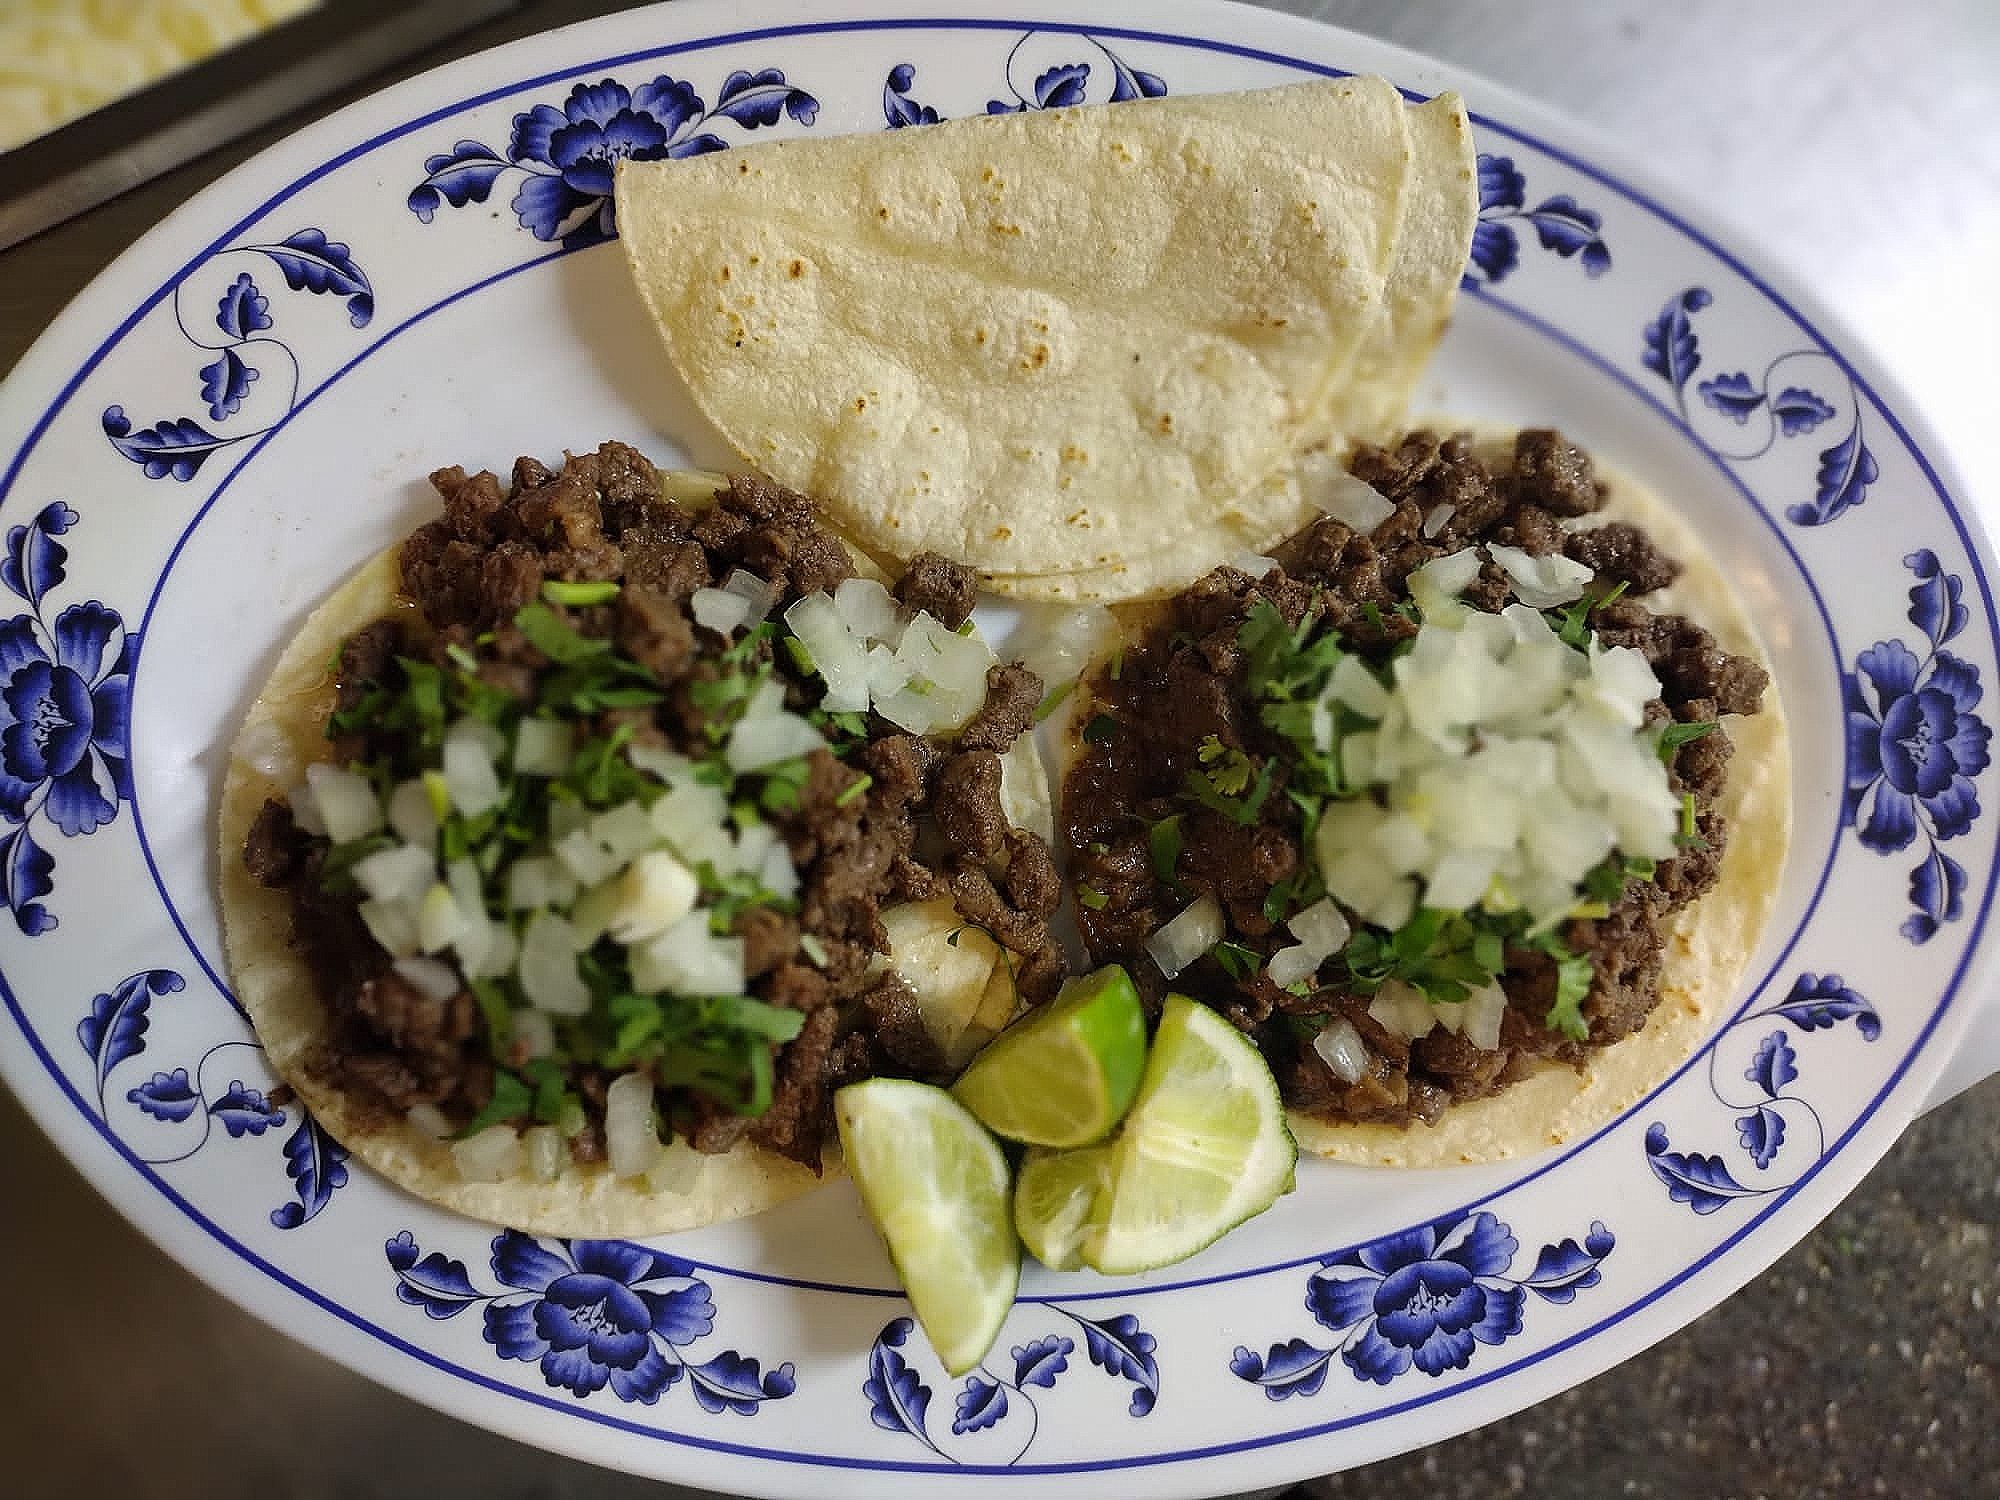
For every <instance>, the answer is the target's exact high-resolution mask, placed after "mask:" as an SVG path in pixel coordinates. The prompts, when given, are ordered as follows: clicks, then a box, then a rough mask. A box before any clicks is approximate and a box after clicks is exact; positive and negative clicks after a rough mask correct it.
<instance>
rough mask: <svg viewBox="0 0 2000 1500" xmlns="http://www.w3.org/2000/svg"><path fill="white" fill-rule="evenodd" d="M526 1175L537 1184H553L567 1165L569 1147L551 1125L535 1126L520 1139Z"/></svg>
mask: <svg viewBox="0 0 2000 1500" xmlns="http://www.w3.org/2000/svg"><path fill="white" fill-rule="evenodd" d="M521 1146H522V1149H523V1152H524V1153H525V1155H526V1156H527V1165H528V1175H529V1176H530V1177H532V1178H534V1179H535V1181H537V1182H554V1181H555V1180H556V1179H557V1178H558V1177H561V1176H562V1174H563V1168H564V1167H565V1166H567V1165H568V1164H569V1147H568V1146H567V1145H566V1144H564V1142H563V1138H562V1136H561V1135H559V1134H558V1133H557V1132H556V1129H555V1127H554V1126H553V1125H537V1126H535V1128H534V1129H532V1130H530V1131H529V1132H528V1133H527V1134H526V1135H525V1136H523V1137H522V1138H521Z"/></svg>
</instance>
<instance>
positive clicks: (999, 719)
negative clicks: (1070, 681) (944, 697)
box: [958, 662, 1042, 752]
mask: <svg viewBox="0 0 2000 1500" xmlns="http://www.w3.org/2000/svg"><path fill="white" fill-rule="evenodd" d="M1041 706H1042V679H1041V678H1039V677H1037V676H1036V675H1035V674H1034V673H1033V672H1031V671H1029V670H1028V668H1026V667H1024V666H1022V665H1021V664H1020V663H1019V662H996V663H995V664H994V665H993V666H990V667H988V668H987V669H986V702H985V703H984V704H982V705H981V706H980V709H979V711H978V712H977V713H975V714H974V715H973V716H972V718H971V719H970V720H968V721H967V723H966V726H965V728H964V729H963V730H962V731H961V732H960V733H959V736H958V746H959V748H960V749H961V750H997V751H1002V752H1004V751H1006V750H1008V749H1010V748H1011V747H1012V746H1013V743H1014V741H1016V740H1018V739H1019V738H1020V737H1021V736H1022V735H1024V734H1026V733H1027V732H1028V731H1029V730H1030V729H1032V728H1034V725H1035V710H1036V709H1038V708H1040V707H1041Z"/></svg>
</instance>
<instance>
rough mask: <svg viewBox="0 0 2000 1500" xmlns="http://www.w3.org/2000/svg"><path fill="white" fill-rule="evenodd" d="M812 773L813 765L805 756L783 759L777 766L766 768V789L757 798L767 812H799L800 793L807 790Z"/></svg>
mask: <svg viewBox="0 0 2000 1500" xmlns="http://www.w3.org/2000/svg"><path fill="white" fill-rule="evenodd" d="M811 775H812V767H811V766H810V765H808V764H807V762H806V759H805V757H804V756H794V757H793V758H792V759H790V760H781V761H779V762H778V763H777V764H776V765H775V766H767V767H766V768H765V770H764V789H763V790H762V791H761V792H759V793H758V794H757V800H758V802H759V803H760V804H762V806H763V808H764V811H765V812H767V813H786V812H797V811H798V807H799V794H800V793H802V792H803V791H805V788H806V780H807V778H808V777H810V776H811Z"/></svg>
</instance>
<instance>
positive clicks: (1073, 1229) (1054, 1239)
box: [1014, 1145, 1112, 1271]
mask: <svg viewBox="0 0 2000 1500" xmlns="http://www.w3.org/2000/svg"><path fill="white" fill-rule="evenodd" d="M1111 1152H1112V1148H1111V1146H1109V1145H1103V1146H1083V1147H1080V1148H1078V1149H1077V1150H1074V1151H1030V1152H1029V1153H1028V1156H1027V1159H1026V1160H1025V1161H1023V1162H1022V1163H1021V1171H1020V1175H1019V1176H1018V1177H1016V1178H1015V1180H1014V1228H1015V1230H1016V1231H1017V1232H1018V1233H1019V1234H1020V1236H1021V1243H1022V1244H1024V1245H1026V1246H1027V1247H1028V1252H1029V1253H1030V1254H1031V1255H1033V1256H1034V1257H1035V1259H1036V1260H1038V1261H1040V1262H1041V1263H1042V1264H1043V1265H1045V1266H1047V1267H1048V1268H1049V1269H1050V1270H1051V1271H1075V1270H1078V1269H1080V1268H1081V1267H1082V1265H1083V1237H1084V1236H1085V1235H1086V1234H1088V1233H1089V1232H1090V1229H1091V1225H1092V1221H1093V1219H1094V1218H1095V1217H1096V1214H1097V1209H1098V1206H1099V1205H1100V1203H1102V1202H1103V1201H1104V1199H1105V1197H1106V1191H1107V1189H1109V1187H1110V1186H1111Z"/></svg>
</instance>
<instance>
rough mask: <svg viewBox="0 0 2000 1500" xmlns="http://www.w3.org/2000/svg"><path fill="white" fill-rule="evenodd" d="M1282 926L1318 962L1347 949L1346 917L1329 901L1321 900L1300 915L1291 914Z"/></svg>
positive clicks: (1349, 931)
mask: <svg viewBox="0 0 2000 1500" xmlns="http://www.w3.org/2000/svg"><path fill="white" fill-rule="evenodd" d="M1285 925H1286V926H1287V927H1289V928H1291V930H1292V936H1293V937H1295V938H1297V939H1298V940H1299V942H1300V943H1302V944H1303V945H1304V946H1305V949H1306V951H1307V952H1308V953H1315V954H1318V955H1319V957H1321V958H1323V959H1324V958H1331V957H1332V956H1333V955H1334V954H1336V953H1338V952H1339V951H1340V950H1341V949H1342V948H1345V947H1346V946H1347V939H1348V937H1349V936H1350V935H1351V929H1350V928H1349V927H1348V923H1347V916H1346V913H1344V912H1342V911H1341V909H1340V908H1339V907H1338V906H1336V905H1335V904H1334V903H1333V902H1332V901H1331V900H1330V899H1328V898H1327V897H1324V896H1322V897H1321V898H1320V899H1319V900H1317V901H1315V902H1313V904H1312V905H1311V906H1308V907H1306V908H1305V909H1304V910H1303V911H1298V912H1294V913H1293V914H1292V917H1291V919H1290V920H1289V921H1288V922H1286V923H1285Z"/></svg>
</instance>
